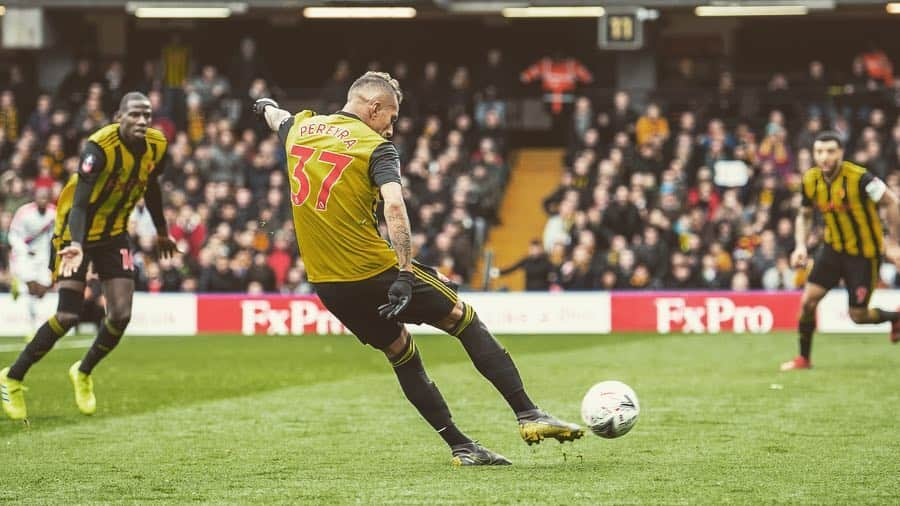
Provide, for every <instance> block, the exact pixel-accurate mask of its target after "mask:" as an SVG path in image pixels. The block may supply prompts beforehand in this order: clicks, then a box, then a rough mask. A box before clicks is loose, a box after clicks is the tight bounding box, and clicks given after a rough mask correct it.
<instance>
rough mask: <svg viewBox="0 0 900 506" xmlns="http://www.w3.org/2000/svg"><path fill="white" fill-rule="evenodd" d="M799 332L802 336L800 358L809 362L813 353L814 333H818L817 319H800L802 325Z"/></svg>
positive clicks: (798, 327) (798, 329)
mask: <svg viewBox="0 0 900 506" xmlns="http://www.w3.org/2000/svg"><path fill="white" fill-rule="evenodd" d="M797 331H798V333H799V334H800V356H802V357H803V358H805V359H806V360H809V356H810V354H811V353H812V338H813V332H815V331H816V318H815V316H813V317H804V316H801V317H800V324H799V325H797Z"/></svg>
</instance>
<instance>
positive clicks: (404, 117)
mask: <svg viewBox="0 0 900 506" xmlns="http://www.w3.org/2000/svg"><path fill="white" fill-rule="evenodd" d="M185 48H186V46H185V45H184V44H182V43H181V42H180V41H179V39H178V38H177V37H173V38H172V39H171V40H170V41H169V43H168V44H167V45H166V46H165V47H164V48H163V50H162V54H161V55H160V57H159V58H158V59H150V60H147V61H146V62H144V63H143V65H142V67H141V69H140V71H139V72H128V73H126V70H125V66H124V65H123V62H122V61H120V60H112V61H100V60H97V59H90V58H82V59H79V60H77V61H76V62H75V63H74V65H73V68H72V69H71V71H70V72H69V73H68V74H67V75H65V76H64V77H63V78H62V79H61V81H60V82H59V83H57V85H56V86H55V87H53V88H52V89H37V88H36V87H35V86H34V85H33V84H31V83H32V80H30V79H29V78H28V77H27V76H25V75H24V74H25V72H24V71H23V69H22V68H21V67H19V66H15V65H13V66H11V67H10V68H9V72H8V75H7V76H6V78H5V80H3V81H0V82H2V85H0V89H2V92H0V289H4V288H5V287H8V286H9V282H10V278H9V265H8V260H9V259H8V244H7V240H6V233H7V230H8V228H9V222H10V219H11V216H12V214H13V213H14V212H15V210H16V209H17V208H18V207H19V206H21V205H22V204H24V203H26V202H29V201H30V200H32V198H33V192H34V190H35V189H36V188H41V187H47V188H51V189H52V190H53V192H54V195H58V192H59V190H60V189H61V188H62V185H63V184H64V183H65V181H66V180H67V178H68V177H69V175H70V174H72V173H73V172H74V171H75V169H76V168H77V166H78V155H79V152H80V149H81V147H82V145H83V142H84V140H85V139H86V137H87V136H88V135H90V133H92V132H93V131H94V130H96V129H98V128H100V127H101V126H103V125H105V124H106V123H108V122H110V121H113V115H114V112H115V110H116V109H117V107H118V101H119V99H120V98H121V96H122V95H123V94H124V93H125V92H126V91H130V90H133V89H134V90H138V91H142V92H144V93H146V94H148V96H149V97H150V99H151V102H152V105H153V108H154V119H153V123H154V126H155V127H156V128H158V129H160V130H161V131H162V132H163V133H164V134H165V135H166V137H167V138H168V139H169V142H170V144H169V157H170V160H169V163H168V164H167V167H166V170H165V173H164V175H163V181H164V190H165V214H166V218H167V220H168V223H169V227H170V232H171V234H172V235H173V236H174V237H175V238H176V239H177V240H178V242H179V246H180V248H181V250H182V251H183V252H184V253H185V254H184V255H182V256H178V257H176V258H175V259H173V260H158V259H157V258H156V256H155V254H154V251H153V248H154V244H155V234H156V231H155V228H154V226H153V223H152V220H151V219H150V216H149V214H148V212H147V211H146V209H145V208H144V207H143V206H142V205H139V206H138V207H137V209H136V210H135V212H134V215H133V216H132V220H131V226H130V228H129V230H130V233H131V234H132V236H133V239H134V245H135V248H136V251H135V262H136V266H137V268H138V274H137V279H138V287H139V289H141V290H147V291H151V292H155V291H198V292H251V293H260V292H282V293H309V292H311V287H310V286H309V283H308V282H307V279H306V274H305V270H304V265H303V259H302V258H301V257H300V256H299V254H298V252H297V248H296V244H295V241H294V236H293V222H292V219H291V209H290V202H289V199H287V198H286V195H287V192H288V181H286V172H285V171H284V170H283V164H284V150H283V148H282V146H279V142H278V139H277V137H276V136H274V135H273V134H272V133H271V132H268V131H267V129H266V128H265V127H264V125H262V124H260V123H258V122H256V121H255V119H254V118H253V117H251V116H250V115H249V104H250V103H251V102H252V101H253V100H255V99H256V98H259V97H264V96H274V97H276V98H280V97H281V96H282V95H283V92H282V91H281V90H280V89H279V87H278V86H277V83H274V82H273V81H272V78H271V75H270V73H269V69H268V68H267V67H266V64H265V61H266V58H265V57H266V56H267V55H262V54H259V51H258V49H257V44H256V43H255V41H254V40H253V39H251V38H247V39H244V40H242V41H241V43H240V49H239V50H238V51H237V53H236V55H235V56H234V59H233V61H232V62H231V64H230V65H228V66H220V67H221V68H219V67H217V66H215V65H212V64H206V63H204V62H199V61H196V62H192V61H190V60H189V58H188V57H187V53H186V52H185V51H186V50H185ZM554 58H555V59H547V60H546V61H545V60H539V61H538V62H537V63H536V64H535V65H533V66H531V67H528V68H510V67H509V66H508V65H506V64H505V63H504V61H503V54H502V53H501V52H500V51H499V50H491V51H489V52H487V53H486V54H485V55H484V57H483V59H484V61H481V62H474V63H473V64H472V65H469V66H463V65H458V66H457V65H440V64H438V63H436V62H434V61H431V62H426V63H424V65H418V64H417V65H413V64H407V63H406V62H403V61H392V62H390V63H389V64H385V63H381V62H379V61H372V62H370V63H368V64H367V65H366V66H365V67H362V66H360V67H359V68H356V67H354V66H352V65H351V64H350V63H348V62H347V61H339V62H337V64H336V66H335V68H334V70H333V74H332V75H331V77H330V78H329V79H328V80H327V81H326V82H324V83H323V84H322V86H321V91H320V95H321V96H320V97H319V98H320V100H319V103H320V104H323V110H320V111H318V112H324V113H328V112H333V111H336V110H338V109H340V107H341V106H342V105H343V100H344V98H345V95H346V90H347V88H348V87H349V85H350V83H351V82H352V80H353V79H354V78H355V77H356V76H358V75H359V74H360V73H361V72H363V71H365V70H367V69H368V70H382V71H388V72H391V73H392V74H393V75H394V76H395V77H397V78H398V79H399V80H400V83H401V86H402V87H403V88H404V90H405V93H406V100H405V102H404V104H403V106H402V114H401V118H400V120H399V121H398V124H397V126H396V129H395V136H394V138H393V141H394V143H395V144H396V145H397V148H398V150H399V152H400V155H401V162H402V169H401V173H402V176H403V178H404V187H405V192H406V197H407V205H408V208H409V214H410V217H411V220H412V227H413V231H414V244H415V254H416V258H417V259H419V260H420V261H421V262H423V263H426V264H430V265H434V266H436V267H437V268H438V269H439V270H440V271H441V272H442V273H444V274H445V275H447V276H449V277H450V278H451V279H453V280H454V281H456V282H458V283H460V284H461V285H463V286H468V285H470V284H472V281H473V278H474V277H475V275H476V266H477V264H478V261H479V259H480V256H481V250H482V245H483V244H484V242H485V239H486V237H487V234H488V233H489V231H490V229H491V227H492V226H493V225H495V224H497V223H498V222H499V219H500V218H499V209H500V206H501V204H502V199H503V196H504V189H505V188H506V186H507V183H508V181H509V178H510V170H511V167H512V158H513V157H514V156H515V151H514V149H513V148H514V147H517V146H512V142H511V139H510V135H509V130H508V128H507V123H508V114H509V111H508V105H507V102H506V98H507V96H508V95H509V94H511V93H533V94H535V95H537V94H539V93H541V92H540V91H538V88H539V87H540V86H541V85H543V87H544V91H546V92H547V93H548V94H550V97H549V98H548V104H547V113H548V114H549V115H551V117H552V119H553V121H554V125H555V130H556V132H557V133H559V134H560V138H562V135H565V142H566V145H567V149H566V153H565V157H564V158H563V159H561V160H560V164H562V165H563V166H564V167H565V170H564V171H563V176H562V179H561V180H560V181H559V186H558V187H557V188H555V189H554V188H552V187H548V188H537V187H536V188H534V189H533V191H535V192H541V193H545V194H546V198H545V199H544V210H545V211H546V213H547V217H548V219H547V221H546V225H545V226H544V228H543V230H540V229H535V230H534V231H533V235H534V237H535V238H536V240H535V241H534V242H533V244H532V246H531V247H530V249H529V251H528V252H527V253H526V252H524V251H523V252H522V253H523V255H526V256H525V258H523V261H522V262H520V263H518V264H516V265H501V266H499V267H501V268H502V269H501V270H494V272H493V274H494V275H495V277H496V276H497V275H502V274H506V273H508V272H510V271H511V270H515V269H518V268H524V269H526V271H527V275H528V289H535V290H547V289H556V290H595V289H641V288H665V289H734V290H746V289H759V288H765V289H791V288H795V287H797V286H798V285H799V284H802V282H803V273H802V272H799V271H795V270H793V269H791V268H790V267H789V265H788V262H787V258H788V255H789V254H790V252H791V250H792V249H793V246H794V244H793V242H794V240H793V218H794V216H795V213H796V210H797V208H798V205H799V202H800V196H799V194H798V192H797V189H798V188H799V182H800V177H801V174H802V173H803V171H805V170H806V169H808V168H809V167H811V166H812V165H813V163H814V162H813V160H812V153H811V147H812V141H813V139H814V137H815V135H816V134H817V133H818V132H820V131H822V130H824V129H833V130H836V131H837V132H838V133H839V134H840V135H841V136H842V137H843V138H844V140H845V143H846V155H847V158H848V159H850V160H852V161H855V162H857V163H860V164H862V165H864V166H866V167H868V168H869V170H870V171H872V172H874V173H875V174H876V175H878V176H879V177H882V178H884V179H885V180H886V181H887V183H888V184H889V185H890V186H891V187H892V188H894V189H895V191H898V192H900V188H898V185H900V178H898V172H897V169H898V168H900V115H898V105H900V103H898V102H900V88H898V86H897V84H896V83H895V82H894V81H893V70H892V68H891V63H890V59H889V58H888V57H887V55H885V54H884V53H883V52H881V51H879V50H877V49H871V50H868V51H866V52H862V53H860V55H859V56H857V57H856V58H854V59H853V60H852V61H849V62H847V65H846V67H847V68H846V69H828V68H825V65H824V64H823V63H822V62H820V61H811V62H809V64H808V66H807V67H806V68H794V69H790V71H784V70H779V71H778V72H772V73H771V74H770V77H769V79H768V80H767V81H766V82H764V83H758V82H754V83H747V85H748V86H750V85H752V90H753V92H752V93H750V92H748V90H749V89H750V88H747V87H745V83H742V82H740V81H739V80H738V79H736V78H735V76H734V75H733V74H732V73H731V72H729V71H727V70H726V71H719V72H717V73H716V75H715V78H714V79H712V80H711V81H710V80H709V79H706V80H704V79H700V78H698V77H697V76H696V75H695V70H694V62H693V61H692V60H690V59H685V60H683V61H679V62H678V63H677V68H675V69H674V71H673V72H671V73H670V75H669V76H667V77H666V80H665V81H663V83H662V85H661V89H660V92H659V93H656V92H655V91H654V90H650V91H649V92H648V93H642V94H641V96H640V99H639V100H637V99H636V97H633V96H631V95H630V94H629V91H627V90H610V89H605V90H603V91H602V92H593V91H590V90H589V89H587V88H584V86H585V85H587V84H589V83H590V82H591V81H592V76H591V74H590V72H589V71H588V70H587V69H586V68H584V67H583V66H582V65H581V63H579V62H577V61H574V60H572V61H570V60H567V59H561V58H562V57H559V56H557V57H554ZM542 62H543V63H542ZM560 62H570V63H571V65H569V63H566V65H569V67H566V68H569V70H568V71H567V72H566V79H568V81H567V83H568V84H567V88H566V89H565V90H563V91H564V92H565V93H566V94H570V95H571V96H572V99H571V100H566V101H563V102H560V101H559V100H558V99H559V97H561V96H563V95H561V94H558V93H557V91H558V90H555V89H553V86H557V85H558V84H559V82H557V81H554V82H549V81H550V80H551V78H558V77H559V75H554V74H553V73H552V72H550V71H549V69H551V66H553V65H556V64H560ZM545 64H546V65H550V66H548V67H546V68H544V67H543V65H545ZM845 70H846V71H845ZM532 82H535V83H537V84H530V83H532ZM541 83H542V84H541ZM548 86H550V88H548ZM578 87H581V88H578ZM576 89H584V90H585V92H584V93H579V92H578V91H575V90H576ZM663 89H664V90H665V93H663V92H662V90H663ZM680 89H686V90H691V91H692V93H690V95H689V97H688V95H682V94H679V93H678V91H679V90H680ZM697 90H700V91H701V93H697ZM566 96H568V95H566ZM698 96H699V97H702V98H700V99H698V98H697V97H698ZM748 97H749V100H748ZM748 102H751V103H752V102H755V104H754V109H753V110H754V111H755V113H754V114H752V115H750V114H747V113H746V109H747V103H748ZM290 105H296V106H297V107H292V110H299V109H300V108H302V107H301V106H302V104H290ZM760 111H761V112H760ZM511 218H512V217H510V219H511ZM818 240H819V238H818V236H816V237H814V241H818ZM882 281H883V283H884V284H886V285H896V272H895V271H894V269H893V266H890V265H886V266H884V268H883V270H882ZM495 284H499V285H500V286H502V280H499V281H495Z"/></svg>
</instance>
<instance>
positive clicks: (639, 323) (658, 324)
mask: <svg viewBox="0 0 900 506" xmlns="http://www.w3.org/2000/svg"><path fill="white" fill-rule="evenodd" d="M799 314H800V293H799V292H748V293H735V292H624V293H621V292H618V293H617V292H613V294H612V330H613V332H621V331H644V332H653V331H656V332H659V333H661V334H668V333H681V332H684V333H698V332H699V333H704V332H709V333H717V332H724V331H728V332H739V333H740V332H751V333H764V332H769V331H771V330H791V329H795V328H797V316H798V315H799Z"/></svg>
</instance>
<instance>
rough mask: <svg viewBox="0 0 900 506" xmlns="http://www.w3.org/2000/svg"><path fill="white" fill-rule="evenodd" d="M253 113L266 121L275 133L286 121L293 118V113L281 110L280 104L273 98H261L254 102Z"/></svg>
mask: <svg viewBox="0 0 900 506" xmlns="http://www.w3.org/2000/svg"><path fill="white" fill-rule="evenodd" d="M253 113H254V114H256V115H257V116H259V117H261V118H263V119H265V121H266V124H267V125H269V128H270V129H271V130H272V131H273V132H277V131H278V127H280V126H281V124H282V123H283V122H284V120H286V119H288V118H290V117H291V113H289V112H287V111H285V110H284V109H281V108H280V107H279V106H278V102H276V101H274V100H272V99H271V98H260V99H257V100H256V102H253Z"/></svg>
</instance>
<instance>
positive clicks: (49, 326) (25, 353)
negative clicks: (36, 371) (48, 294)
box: [8, 288, 84, 381]
mask: <svg viewBox="0 0 900 506" xmlns="http://www.w3.org/2000/svg"><path fill="white" fill-rule="evenodd" d="M83 298H84V294H83V292H82V291H81V290H73V289H71V288H60V290H59V302H58V303H57V312H56V314H55V315H53V316H51V317H50V319H48V320H47V321H46V322H44V324H43V325H41V326H40V328H38V330H37V332H36V333H35V334H34V337H33V338H32V339H31V342H29V343H28V345H26V346H25V349H24V350H22V353H20V354H19V357H18V358H17V359H16V362H15V363H14V364H13V365H12V367H10V368H9V373H8V375H9V377H10V378H12V379H15V380H19V381H21V380H22V379H24V378H25V374H26V373H27V372H28V369H30V368H31V366H32V365H34V364H35V363H36V362H38V361H39V360H41V359H42V358H44V355H46V354H47V352H49V351H50V350H51V349H52V348H53V345H55V344H56V341H57V340H59V338H60V337H62V336H64V335H66V332H68V331H69V329H71V328H72V327H74V326H75V325H76V324H77V323H78V313H79V312H80V309H79V310H76V311H73V310H72V308H75V307H78V308H80V307H81V304H82V299H83Z"/></svg>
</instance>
